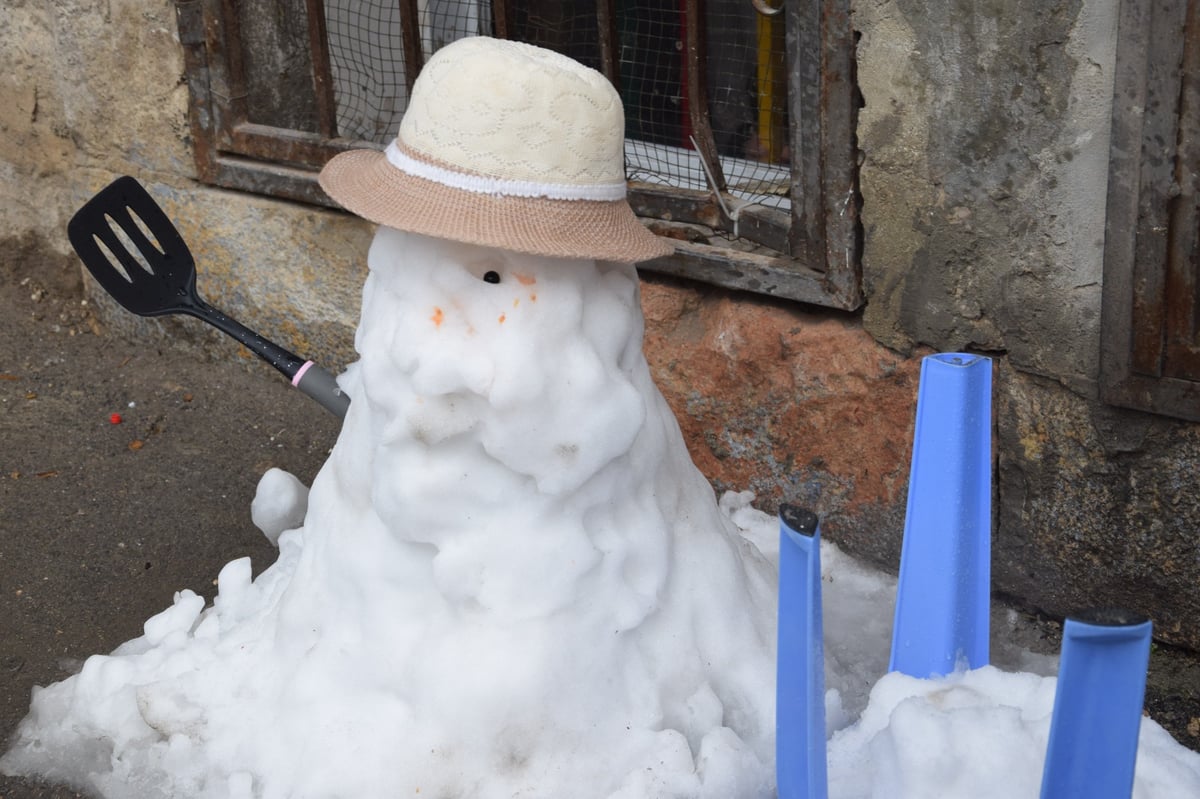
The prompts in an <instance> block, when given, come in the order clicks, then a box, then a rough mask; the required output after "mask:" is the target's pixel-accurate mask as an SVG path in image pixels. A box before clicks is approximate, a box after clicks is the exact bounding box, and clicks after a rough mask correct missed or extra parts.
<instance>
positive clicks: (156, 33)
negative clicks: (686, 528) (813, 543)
mask: <svg viewBox="0 0 1200 799" xmlns="http://www.w3.org/2000/svg"><path fill="white" fill-rule="evenodd" d="M1116 6H1117V0H1009V2H995V0H935V2H916V0H857V1H856V2H855V3H854V8H853V24H854V26H855V28H856V30H858V31H859V32H860V33H861V41H860V46H859V50H858V79H859V83H860V87H861V91H862V95H863V100H864V106H863V108H862V111H861V115H860V120H859V132H858V136H859V147H860V148H861V150H862V153H863V164H862V171H861V187H862V195H863V213H862V219H863V226H864V230H863V239H864V253H863V266H864V283H865V288H866V291H867V296H868V302H867V305H866V308H865V310H864V311H863V312H861V313H859V314H856V315H847V314H840V313H833V312H828V311H823V310H820V309H815V308H808V307H803V306H799V305H797V304H794V303H782V302H775V301H770V300H767V299H763V298H760V297H755V296H752V295H746V294H737V293H731V292H725V291H721V290H718V289H714V288H711V287H706V286H702V285H699V284H691V283H687V282H683V281H675V280H669V279H665V278H659V277H653V276H647V277H646V280H645V282H644V287H643V302H644V307H645V310H646V317H647V333H646V351H647V354H648V357H649V359H650V361H651V364H652V368H653V369H654V371H655V374H656V377H657V378H658V380H659V383H660V385H661V386H662V388H663V391H664V393H665V394H666V396H667V398H668V400H669V401H670V402H671V404H672V406H673V407H674V408H675V410H676V412H677V414H678V416H679V419H680V424H681V427H682V428H683V430H684V432H685V435H686V436H687V438H688V441H689V445H690V447H691V449H692V452H693V455H694V457H695V460H696V463H697V465H698V466H699V467H700V468H701V469H702V470H703V471H704V472H705V474H706V475H708V476H709V477H710V478H711V479H712V480H713V482H714V483H715V484H716V485H717V486H718V487H720V488H735V489H743V488H749V489H752V490H754V491H756V492H757V493H758V494H759V497H760V504H761V505H762V506H764V507H766V508H768V509H770V508H773V507H774V506H775V504H777V503H778V502H779V501H780V500H783V499H786V500H789V501H794V502H800V503H803V504H806V505H809V506H811V507H813V508H814V509H816V510H817V511H818V512H819V513H820V514H821V515H822V517H823V529H824V530H825V532H826V534H827V535H828V536H830V537H831V538H833V539H835V540H838V541H840V542H842V543H843V544H845V545H846V546H848V547H849V548H851V549H853V550H855V551H857V552H859V553H861V554H864V555H866V556H867V557H870V558H871V559H873V560H875V561H877V562H879V563H882V564H885V565H889V566H892V567H895V565H896V563H897V559H898V555H899V544H900V535H901V532H902V529H903V517H904V500H905V492H906V483H907V468H908V451H909V448H910V446H911V435H912V419H913V410H914V402H915V398H916V388H917V374H918V372H919V367H920V362H919V358H920V356H921V355H923V354H925V353H928V352H931V351H935V350H962V349H971V350H975V351H983V352H987V353H989V354H991V355H993V356H994V357H995V359H996V363H997V366H996V391H995V408H996V412H995V433H996V436H995V441H996V469H995V475H996V480H995V483H996V504H995V507H996V514H995V555H996V563H995V567H994V572H995V579H996V587H997V590H998V591H999V592H1000V593H1002V594H1005V595H1008V596H1010V597H1012V598H1015V599H1017V600H1018V601H1020V602H1023V603H1024V604H1026V605H1028V606H1030V607H1034V608H1040V609H1043V610H1045V611H1047V612H1049V613H1052V614H1063V613H1066V612H1069V611H1071V610H1074V609H1076V608H1079V607H1082V606H1086V605H1091V604H1097V603H1107V602H1120V603H1122V604H1125V605H1129V606H1131V607H1134V608H1136V609H1140V610H1143V611H1145V612H1148V613H1150V614H1151V615H1152V616H1153V617H1154V618H1155V619H1156V621H1157V622H1158V628H1157V632H1158V634H1159V636H1160V637H1161V638H1163V639H1164V640H1167V641H1172V642H1176V643H1181V644H1186V645H1189V646H1192V647H1195V648H1200V535H1198V534H1197V531H1200V505H1198V503H1200V500H1198V499H1197V497H1200V492H1197V491H1196V490H1195V482H1196V477H1195V475H1196V473H1197V464H1198V462H1200V426H1197V425H1191V424H1184V423H1181V422H1176V421H1172V420H1169V419H1163V418H1157V417H1151V416H1147V415H1144V414H1138V413H1134V412H1127V411H1121V410H1118V409H1114V408H1111V407H1107V406H1105V405H1103V404H1101V403H1100V402H1099V401H1098V400H1097V398H1096V397H1097V391H1096V380H1097V370H1098V367H1097V358H1098V353H1099V342H1098V328H1099V307H1100V285H1101V282H1102V242H1103V223H1104V199H1103V198H1104V194H1105V186H1106V174H1107V158H1108V128H1109V107H1110V98H1111V91H1112V78H1113V69H1112V67H1113V59H1114V48H1115V36H1114V30H1115V24H1116V23H1115V20H1116ZM0 66H3V69H0V245H3V244H5V243H6V242H7V243H13V242H20V243H21V244H22V246H28V245H29V243H30V242H34V243H35V245H36V246H38V247H40V248H43V249H45V250H47V251H49V252H52V253H54V254H56V255H58V256H61V257H65V256H66V255H67V254H68V253H69V246H68V244H67V242H66V237H65V232H64V229H65V224H66V220H67V219H68V218H69V217H70V215H71V214H72V213H73V212H74V210H75V209H76V208H77V207H78V206H79V205H80V204H81V203H82V202H84V201H85V200H86V199H87V198H88V197H89V196H90V195H91V194H92V193H93V192H94V191H95V190H97V189H98V188H100V187H101V186H102V185H104V184H105V183H107V182H108V181H109V180H110V179H112V178H113V177H114V176H116V175H118V174H133V175H136V176H137V177H138V178H139V179H141V180H142V181H143V182H144V183H145V184H147V185H148V187H149V188H150V190H151V191H152V193H154V194H155V195H156V196H157V197H158V198H159V199H160V200H161V202H162V203H163V204H164V206H165V207H166V209H167V211H168V213H169V215H170V216H171V217H172V218H173V219H174V220H176V222H177V224H178V225H179V227H180V229H181V231H182V233H183V235H184V237H185V239H186V240H187V241H188V242H189V244H190V245H191V247H192V249H193V251H194V252H195V254H196V257H197V261H198V263H199V268H200V271H201V275H200V286H201V290H202V292H203V293H204V294H205V295H206V296H207V297H208V299H210V300H211V301H212V302H213V303H214V304H215V305H217V306H218V307H223V308H225V309H226V310H228V311H229V312H231V314H232V315H234V316H236V317H238V318H239V319H241V320H242V321H244V322H245V323H247V324H248V325H250V326H251V327H255V328H259V329H261V330H262V331H263V332H265V333H267V334H269V335H270V336H271V337H273V338H275V339H277V340H279V341H280V343H283V344H284V345H286V346H289V347H292V348H293V349H296V350H297V351H301V352H304V353H306V354H309V355H311V356H314V357H315V358H316V359H317V360H319V361H322V362H323V363H325V364H327V365H329V366H331V367H333V368H335V369H336V368H338V367H340V366H343V365H344V364H345V363H347V362H348V361H349V360H350V359H351V358H352V357H353V351H352V328H353V324H354V321H355V319H356V318H357V311H358V291H359V287H360V285H361V281H362V277H363V273H364V268H363V261H364V258H365V253H366V246H367V242H368V241H369V238H370V234H371V229H370V226H368V225H366V224H364V223H362V222H361V221H359V220H356V219H353V218H351V217H348V216H345V215H343V214H339V213H335V212H331V211H328V210H324V209H317V208H313V207H308V206H302V205H297V204H291V203H285V202H278V201H273V200H269V199H265V198H261V197H255V196H251V195H247V194H241V193H237V192H227V191H222V190H218V189H214V188H211V187H207V186H202V185H199V184H198V183H196V181H195V180H194V176H195V173H194V167H193V164H192V156H191V150H190V145H189V129H188V126H187V118H186V113H187V88H186V85H185V83H184V76H183V59H182V52H181V49H180V46H179V42H178V36H177V30H176V25H175V12H174V4H173V3H172V2H168V0H153V1H151V0H105V1H104V2H101V1H100V0H9V2H6V3H5V4H4V6H3V8H2V9H0ZM91 296H92V297H93V298H94V300H95V301H96V303H97V304H98V305H99V306H100V310H101V313H102V316H103V318H104V320H105V322H106V324H107V325H108V326H109V327H110V328H111V329H115V330H116V331H117V332H119V333H121V334H123V335H129V336H135V337H147V338H150V339H152V340H154V341H156V342H159V343H160V344H161V343H165V342H190V344H189V346H191V345H194V344H195V343H196V342H199V344H200V345H201V349H203V351H204V352H206V353H208V354H212V355H216V356H220V357H231V355H232V353H234V352H236V348H234V347H233V346H232V345H231V343H230V342H228V341H227V340H225V339H222V338H221V337H220V336H219V335H218V334H216V333H213V332H210V331H207V330H206V329H205V328H203V327H202V326H201V325H199V324H197V323H194V322H192V321H190V320H187V321H173V320H168V321H165V322H145V321H142V320H135V319H133V318H131V317H130V316H129V315H127V314H125V313H123V312H121V311H119V310H117V309H114V308H112V306H111V304H110V303H107V302H106V301H105V299H104V298H103V297H102V296H100V292H99V291H98V290H95V289H94V288H93V291H92V294H91ZM254 368H261V367H259V366H257V365H256V366H255V367H254Z"/></svg>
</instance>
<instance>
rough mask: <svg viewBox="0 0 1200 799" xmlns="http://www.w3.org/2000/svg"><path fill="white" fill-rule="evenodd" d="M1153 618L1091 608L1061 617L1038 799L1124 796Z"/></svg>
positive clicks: (1130, 775)
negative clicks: (1059, 652) (1058, 656)
mask: <svg viewBox="0 0 1200 799" xmlns="http://www.w3.org/2000/svg"><path fill="white" fill-rule="evenodd" d="M1151 628H1152V625H1151V623H1150V621H1149V619H1147V618H1146V617H1144V616H1140V615H1138V614H1136V613H1131V612H1129V611H1125V610H1092V611H1088V612H1086V613H1081V614H1078V615H1076V616H1073V617H1071V618H1068V619H1067V622H1066V624H1064V625H1063V642H1062V659H1061V660H1060V661H1059V666H1058V689H1057V691H1056V693H1055V694H1054V715H1053V716H1052V717H1051V719H1050V741H1049V744H1048V745H1047V747H1046V767H1045V769H1044V770H1043V771H1042V799H1085V798H1086V799H1129V796H1130V794H1131V793H1132V792H1133V770H1134V766H1135V764H1136V763H1137V746H1138V733H1139V731H1140V730H1141V726H1142V700H1143V698H1144V696H1145V693H1146V667H1147V666H1148V665H1149V662H1150V631H1151Z"/></svg>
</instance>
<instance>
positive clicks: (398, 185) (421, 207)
mask: <svg viewBox="0 0 1200 799" xmlns="http://www.w3.org/2000/svg"><path fill="white" fill-rule="evenodd" d="M319 179H320V183H321V188H322V189H324V190H325V193H326V194H328V195H329V196H330V197H332V198H333V199H334V200H336V201H337V202H338V203H340V204H341V205H342V206H343V207H344V208H346V210H348V211H351V212H353V213H355V214H357V215H358V216H361V217H363V218H364V219H368V220H370V221H372V222H375V223H377V224H380V225H387V226H388V227H394V228H398V229H400V230H404V231H408V232H409V233H419V234H422V235H426V236H434V237H437V238H443V239H450V240H452V241H461V242H466V243H470V244H482V245H484V246H490V247H498V248H500V249H504V250H511V251H514V252H523V253H529V254H531V255H546V256H551V257H556V258H588V259H595V260H601V261H619V262H623V263H636V262H638V261H647V260H650V259H652V258H660V257H662V256H664V255H670V254H671V253H673V252H674V251H675V250H674V247H673V246H672V245H671V243H670V242H669V241H668V240H666V239H663V238H660V237H658V236H656V235H654V234H653V233H651V232H650V231H649V230H647V229H646V227H645V226H643V225H642V223H641V222H639V221H638V218H637V217H636V216H635V215H634V213H633V209H631V208H630V207H629V203H628V202H626V201H625V200H616V201H605V200H549V199H545V198H530V197H509V196H499V195H491V194H480V193H476V192H472V191H466V190H463V189H456V188H450V187H448V186H444V185H442V184H440V183H437V182H435V181H432V180H427V179H425V178H420V177H416V176H414V175H410V174H408V173H407V172H403V171H401V170H400V169H397V168H396V167H394V166H392V164H391V163H390V162H389V161H388V160H387V157H386V156H385V155H384V154H383V153H381V152H377V151H375V150H350V151H347V152H344V153H339V154H338V155H336V156H334V157H333V158H332V159H330V161H329V162H328V163H327V164H325V167H324V169H322V170H321V174H320V178H319Z"/></svg>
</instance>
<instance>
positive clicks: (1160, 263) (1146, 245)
mask: <svg viewBox="0 0 1200 799" xmlns="http://www.w3.org/2000/svg"><path fill="white" fill-rule="evenodd" d="M1119 25H1120V27H1119V32H1118V39H1117V62H1116V76H1115V87H1114V93H1113V127H1112V143H1111V156H1110V163H1109V183H1108V213H1107V221H1106V233H1105V253H1104V289H1103V307H1102V316H1101V358H1100V382H1101V396H1102V398H1103V399H1104V400H1105V401H1106V402H1108V403H1110V404H1113V405H1119V406H1122V407H1128V408H1136V409H1139V410H1145V411H1150V412H1153V413H1159V414H1164V415H1169V416H1176V417H1180V418H1183V419H1190V420H1194V421H1200V278H1198V275H1200V241H1198V238H1200V177H1198V175H1197V172H1198V171H1200V0H1165V1H1164V2H1155V3H1143V2H1141V0H1123V2H1122V3H1121V12H1120V21H1119Z"/></svg>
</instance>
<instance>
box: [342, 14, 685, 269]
mask: <svg viewBox="0 0 1200 799" xmlns="http://www.w3.org/2000/svg"><path fill="white" fill-rule="evenodd" d="M624 135H625V115H624V111H623V109H622V107H621V98H620V97H619V96H618V95H617V92H616V90H614V89H613V87H612V84H610V83H609V82H608V80H607V79H606V78H605V77H604V76H603V75H601V74H600V73H599V72H596V71H595V70H593V69H588V68H587V67H584V66H583V65H582V64H579V63H578V62H576V61H573V60H571V59H570V58H567V57H566V56H563V55H559V54H558V53H555V52H553V51H550V50H544V49H542V48H540V47H534V46H532V45H528V44H521V43H519V42H510V41H504V40H501V39H491V38H486V37H474V38H468V39H460V40H458V41H456V42H453V43H452V44H448V45H446V46H445V47H443V48H441V49H440V50H438V51H437V52H436V53H435V54H434V55H433V57H431V58H430V59H429V61H428V62H427V63H426V64H425V67H424V69H422V70H421V74H420V76H419V77H418V78H417V80H416V84H415V85H414V86H413V90H412V97H411V99H410V102H409V105H408V110H407V111H406V112H405V115H404V119H403V120H402V121H401V123H400V134H399V136H398V137H397V138H396V141H394V142H393V143H392V144H390V145H388V147H387V149H386V150H385V151H384V152H378V151H376V150H351V151H348V152H344V153H340V154H338V155H337V156H334V158H333V159H331V160H330V161H329V163H327V164H326V165H325V168H324V169H322V170H321V176H320V181H321V188H323V189H324V190H325V192H326V193H327V194H328V195H329V196H330V197H332V198H333V199H335V200H337V201H338V202H339V203H341V204H342V205H343V206H344V207H346V208H347V209H348V210H350V211H353V212H354V213H356V214H358V215H359V216H362V217H364V218H366V219H369V220H371V221H372V222H376V223H379V224H381V225H388V226H389V227H395V228H399V229H401V230H406V231H409V232H411V233H421V234H424V235H427V236H436V237H438V238H444V239H452V240H455V241H464V242H470V243H475V244H483V245H487V246H492V247H499V248H501V249H505V250H513V251H516V252H525V253H532V254H534V255H549V256H556V257H566V258H589V259H596V260H606V261H622V262H626V263H632V262H635V261H643V260H647V259H650V258H657V257H659V256H663V255H668V254H670V253H671V252H672V251H673V248H672V246H671V245H670V243H668V242H667V241H666V240H665V239H660V238H659V237H657V236H655V235H654V234H653V233H651V232H650V231H649V230H647V229H646V228H645V227H644V226H643V225H642V224H641V223H640V222H639V221H638V220H637V217H636V216H634V214H633V210H632V209H631V208H630V207H629V203H628V202H627V201H626V200H625V164H624Z"/></svg>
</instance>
